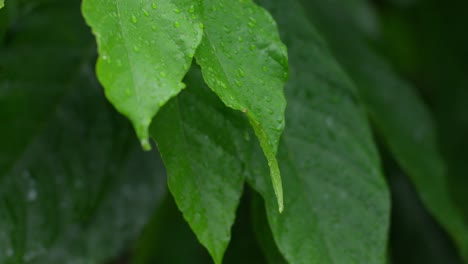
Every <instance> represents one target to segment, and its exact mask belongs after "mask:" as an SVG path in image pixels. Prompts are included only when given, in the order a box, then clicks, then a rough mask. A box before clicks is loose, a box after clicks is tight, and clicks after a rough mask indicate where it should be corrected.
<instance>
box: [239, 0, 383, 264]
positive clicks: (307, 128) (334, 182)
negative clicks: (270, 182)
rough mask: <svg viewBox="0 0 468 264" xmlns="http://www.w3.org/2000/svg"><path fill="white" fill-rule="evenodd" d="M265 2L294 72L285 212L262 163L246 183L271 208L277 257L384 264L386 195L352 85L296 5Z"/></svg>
mask: <svg viewBox="0 0 468 264" xmlns="http://www.w3.org/2000/svg"><path fill="white" fill-rule="evenodd" d="M261 2H262V3H263V4H264V6H266V7H267V9H268V10H270V12H271V13H272V14H273V15H274V17H275V18H276V19H277V22H278V24H279V28H280V31H281V33H282V38H283V40H284V41H285V43H286V45H287V46H288V49H289V61H290V67H291V76H290V81H289V83H288V85H287V87H286V91H287V93H286V95H287V99H288V102H289V104H288V105H289V107H288V109H287V111H286V118H287V120H288V126H287V127H286V129H285V132H284V135H283V138H282V141H281V144H280V149H279V155H278V158H279V160H280V167H281V169H282V175H284V177H283V181H284V189H285V193H286V194H287V195H286V196H285V208H286V209H285V211H284V213H283V214H282V215H280V214H278V213H277V211H276V210H274V207H273V206H272V205H271V204H272V203H271V201H272V198H273V194H272V193H271V191H269V190H268V188H266V185H265V181H266V180H265V179H264V178H263V179H262V178H260V177H256V176H257V175H264V174H265V168H264V167H265V166H264V165H263V163H259V162H258V160H254V162H253V163H252V164H251V166H252V170H251V171H250V173H251V174H249V177H248V179H249V181H250V183H251V184H252V186H253V187H254V188H255V189H256V190H258V191H259V192H260V193H261V194H262V196H263V197H264V198H265V199H266V201H267V213H268V220H269V223H270V226H271V228H272V231H273V236H274V238H275V241H276V243H277V245H278V247H279V250H280V251H281V252H282V253H283V255H284V257H285V258H286V260H287V261H288V262H290V263H384V262H385V251H386V234H387V228H388V220H389V219H388V216H389V199H388V191H387V188H386V186H385V183H384V181H383V178H382V175H381V173H380V168H379V160H378V156H377V153H376V150H375V147H374V145H373V143H372V141H371V133H370V130H369V128H368V125H367V123H366V122H367V121H366V119H365V115H364V114H363V112H362V111H361V108H360V106H359V104H358V102H357V98H356V96H355V94H354V89H353V86H352V84H351V82H350V80H349V79H348V78H347V77H346V75H344V73H343V72H342V71H341V69H340V68H339V67H338V66H337V63H336V62H335V61H334V60H333V58H332V56H331V55H330V53H329V51H328V50H327V48H326V47H325V45H324V44H323V42H322V41H321V39H320V37H319V36H318V35H317V33H316V31H315V30H314V29H313V27H312V26H311V25H310V24H309V23H308V22H307V20H306V19H305V16H304V14H303V12H302V11H301V10H302V8H301V7H300V6H298V5H297V2H291V1H280V0H266V1H261ZM305 69H306V70H305Z"/></svg>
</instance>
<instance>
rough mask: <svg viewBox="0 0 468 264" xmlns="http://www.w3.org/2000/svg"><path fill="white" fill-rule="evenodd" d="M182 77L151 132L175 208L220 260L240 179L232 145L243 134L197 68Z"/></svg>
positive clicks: (234, 147) (235, 150) (237, 158)
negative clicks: (182, 87)
mask: <svg viewBox="0 0 468 264" xmlns="http://www.w3.org/2000/svg"><path fill="white" fill-rule="evenodd" d="M185 81H186V82H187V85H188V89H187V90H186V91H184V92H182V93H181V94H180V95H179V96H178V97H177V98H174V99H172V100H171V101H170V102H168V103H167V105H166V106H165V107H164V108H162V109H161V112H160V114H159V115H158V116H157V117H156V119H155V122H154V126H152V129H151V134H152V135H153V136H154V138H155V139H156V142H157V144H158V149H159V151H160V152H161V156H162V158H163V160H164V163H165V165H166V168H167V174H168V185H169V189H170V191H171V193H172V195H174V197H175V200H176V203H177V205H178V207H179V209H180V210H181V211H182V213H183V214H184V218H185V219H186V220H187V222H188V223H189V224H190V226H191V228H192V230H193V231H194V232H195V234H196V235H197V237H198V240H199V241H200V242H201V243H202V244H203V245H204V246H205V247H206V248H207V249H208V251H209V252H210V254H211V256H212V257H213V259H214V261H215V262H216V263H221V261H222V257H223V254H224V251H225V250H226V247H227V245H228V243H229V240H230V237H231V227H232V225H233V223H234V219H235V211H236V208H237V205H238V203H239V199H240V196H241V194H242V190H243V185H244V177H243V170H242V163H241V162H240V161H239V157H240V156H241V155H242V151H240V150H239V149H238V146H237V140H238V138H240V139H241V140H242V139H243V137H242V134H241V133H238V129H237V127H236V126H237V124H236V123H235V122H233V121H231V120H232V119H230V118H229V116H231V115H232V113H231V112H230V111H232V110H230V109H228V108H226V107H225V106H224V105H223V104H222V103H221V102H220V101H219V99H218V98H216V96H215V94H214V93H212V92H211V91H210V90H209V89H208V88H207V87H206V85H205V84H204V82H203V79H202V77H201V73H200V72H199V71H196V70H193V71H191V72H189V74H188V76H187V79H186V80H185ZM234 120H235V119H234ZM241 120H242V119H241ZM236 133H238V134H239V135H236ZM236 137H237V138H236Z"/></svg>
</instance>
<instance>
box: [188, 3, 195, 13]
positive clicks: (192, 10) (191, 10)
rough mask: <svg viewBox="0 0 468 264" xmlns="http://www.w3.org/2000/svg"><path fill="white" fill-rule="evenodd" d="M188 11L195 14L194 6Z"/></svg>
mask: <svg viewBox="0 0 468 264" xmlns="http://www.w3.org/2000/svg"><path fill="white" fill-rule="evenodd" d="M188 11H189V13H193V12H195V7H194V6H193V5H191V6H190V8H189V10H188Z"/></svg>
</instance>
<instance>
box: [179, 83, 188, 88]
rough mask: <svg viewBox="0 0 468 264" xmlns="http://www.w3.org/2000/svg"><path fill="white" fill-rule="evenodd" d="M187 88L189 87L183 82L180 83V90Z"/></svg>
mask: <svg viewBox="0 0 468 264" xmlns="http://www.w3.org/2000/svg"><path fill="white" fill-rule="evenodd" d="M185 87H187V85H186V84H185V83H183V82H181V83H179V88H180V89H185Z"/></svg>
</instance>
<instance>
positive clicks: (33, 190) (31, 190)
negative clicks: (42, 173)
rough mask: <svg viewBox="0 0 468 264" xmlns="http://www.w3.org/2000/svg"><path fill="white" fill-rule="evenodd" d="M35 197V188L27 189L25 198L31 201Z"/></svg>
mask: <svg viewBox="0 0 468 264" xmlns="http://www.w3.org/2000/svg"><path fill="white" fill-rule="evenodd" d="M36 198H37V191H36V189H34V188H31V189H30V190H29V191H28V197H27V199H28V201H29V202H33V201H35V200H36Z"/></svg>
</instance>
